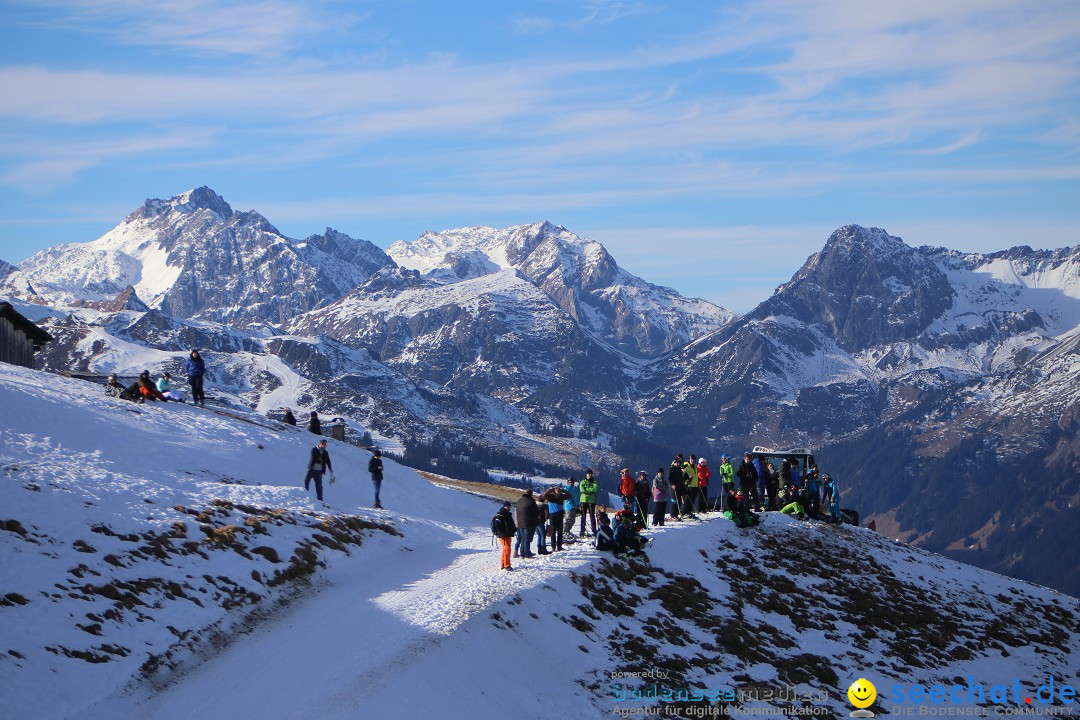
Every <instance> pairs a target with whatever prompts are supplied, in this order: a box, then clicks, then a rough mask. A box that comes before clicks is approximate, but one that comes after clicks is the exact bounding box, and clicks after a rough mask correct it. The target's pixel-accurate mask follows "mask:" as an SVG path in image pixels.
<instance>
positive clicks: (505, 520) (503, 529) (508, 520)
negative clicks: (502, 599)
mask: <svg viewBox="0 0 1080 720" xmlns="http://www.w3.org/2000/svg"><path fill="white" fill-rule="evenodd" d="M491 532H492V534H493V535H494V536H495V537H497V538H499V542H501V543H502V558H501V565H500V567H501V568H502V569H503V570H513V569H514V568H512V567H511V566H510V539H511V538H513V537H514V535H516V534H517V526H516V525H515V524H514V516H513V515H512V514H511V512H510V502H509V501H507V502H504V503H503V505H502V507H501V508H499V512H497V513H495V517H493V518H492V519H491Z"/></svg>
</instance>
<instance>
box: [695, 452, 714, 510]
mask: <svg viewBox="0 0 1080 720" xmlns="http://www.w3.org/2000/svg"><path fill="white" fill-rule="evenodd" d="M711 476H712V470H710V469H709V466H708V465H706V464H705V458H698V461H697V484H698V498H697V500H698V502H697V506H698V512H708V510H709V478H710V477H711Z"/></svg>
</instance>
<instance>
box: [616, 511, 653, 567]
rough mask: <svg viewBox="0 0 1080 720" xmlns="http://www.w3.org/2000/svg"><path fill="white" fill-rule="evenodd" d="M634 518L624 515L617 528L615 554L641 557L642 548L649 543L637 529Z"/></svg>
mask: <svg viewBox="0 0 1080 720" xmlns="http://www.w3.org/2000/svg"><path fill="white" fill-rule="evenodd" d="M634 525H635V523H634V516H632V515H630V514H626V515H623V516H622V518H621V521H620V522H619V524H618V526H617V527H616V528H615V554H616V555H625V556H628V557H634V556H636V555H640V554H641V551H642V548H644V547H645V545H646V544H647V543H648V541H647V540H646V539H645V538H643V537H642V536H641V535H640V533H638V531H637V528H635V527H634Z"/></svg>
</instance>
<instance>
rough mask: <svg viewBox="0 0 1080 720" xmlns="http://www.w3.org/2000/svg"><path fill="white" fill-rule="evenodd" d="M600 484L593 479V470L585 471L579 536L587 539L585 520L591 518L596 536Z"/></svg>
mask: <svg viewBox="0 0 1080 720" xmlns="http://www.w3.org/2000/svg"><path fill="white" fill-rule="evenodd" d="M599 489H600V484H599V483H598V482H597V481H596V478H594V477H593V471H592V470H591V469H589V470H586V471H585V478H584V479H583V480H582V481H581V488H580V492H581V505H580V508H579V509H580V511H581V531H580V532H579V533H578V535H580V536H582V537H585V518H586V516H588V518H589V526H590V528H591V532H592V534H593V535H596V492H597V491H598V490H599Z"/></svg>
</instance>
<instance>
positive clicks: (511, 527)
mask: <svg viewBox="0 0 1080 720" xmlns="http://www.w3.org/2000/svg"><path fill="white" fill-rule="evenodd" d="M323 442H326V441H325V440H323ZM516 533H517V526H516V525H515V524H514V516H513V515H511V514H510V501H509V500H507V501H506V502H504V503H503V504H502V507H501V508H499V511H498V512H497V513H495V517H493V518H491V534H492V535H494V536H495V537H497V538H499V544H500V545H501V546H502V548H501V550H502V553H501V555H500V558H499V560H500V565H499V567H500V569H502V570H513V569H514V568H513V567H512V566H511V565H510V538H512V537H514V535H515V534H516Z"/></svg>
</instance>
